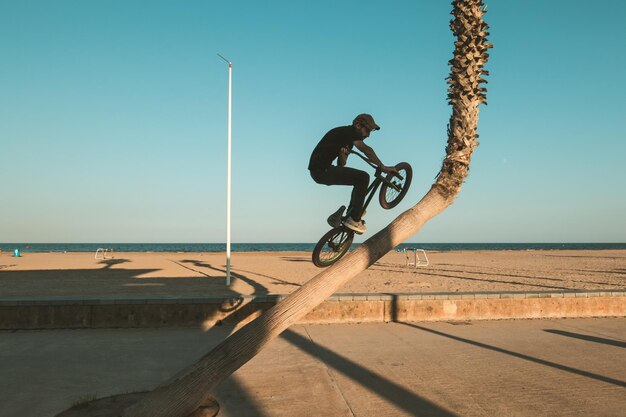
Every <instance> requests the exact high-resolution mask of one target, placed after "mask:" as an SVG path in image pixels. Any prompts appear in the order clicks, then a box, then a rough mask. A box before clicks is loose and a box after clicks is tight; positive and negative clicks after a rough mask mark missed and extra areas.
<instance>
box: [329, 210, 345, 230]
mask: <svg viewBox="0 0 626 417" xmlns="http://www.w3.org/2000/svg"><path fill="white" fill-rule="evenodd" d="M345 210H346V206H341V207H339V208H338V209H337V211H336V212H334V213H333V214H331V215H330V216H328V219H326V221H327V222H328V224H329V225H330V226H331V227H339V226H341V218H342V217H343V212H344V211H345Z"/></svg>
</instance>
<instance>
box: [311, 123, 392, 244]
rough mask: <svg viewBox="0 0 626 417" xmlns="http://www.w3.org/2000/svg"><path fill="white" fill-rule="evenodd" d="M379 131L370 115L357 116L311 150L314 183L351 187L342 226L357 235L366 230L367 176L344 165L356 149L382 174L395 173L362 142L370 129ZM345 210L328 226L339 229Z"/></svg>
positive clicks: (333, 218) (339, 212) (338, 212)
mask: <svg viewBox="0 0 626 417" xmlns="http://www.w3.org/2000/svg"><path fill="white" fill-rule="evenodd" d="M379 129H380V127H379V126H378V125H377V124H376V122H374V118H373V117H372V116H370V115H369V114H365V113H363V114H359V115H358V116H357V117H356V118H355V119H354V120H353V121H352V125H350V126H340V127H336V128H334V129H331V130H330V131H329V132H328V133H326V134H325V135H324V137H323V138H322V140H320V142H319V143H318V144H317V146H316V147H315V149H313V153H312V154H311V159H310V160H309V171H310V172H311V177H312V178H313V179H314V180H315V182H316V183H318V184H325V185H352V186H353V188H352V196H351V198H350V206H349V207H348V212H347V213H346V218H345V219H344V220H343V224H344V225H345V226H346V227H348V228H349V229H351V230H353V231H354V232H356V233H359V234H363V233H365V231H366V230H367V228H366V227H365V224H364V222H363V220H362V219H361V215H362V214H363V213H362V211H363V203H364V202H365V195H366V194H367V187H368V185H369V182H370V176H369V174H368V173H367V172H365V171H361V170H358V169H355V168H350V167H347V166H345V165H346V161H347V159H348V154H349V152H350V150H351V149H352V147H353V146H356V148H357V149H358V150H360V151H361V152H363V153H364V154H365V156H367V158H368V159H369V160H370V161H372V162H373V163H374V164H376V165H378V166H379V167H380V169H381V170H382V171H383V172H385V173H392V174H397V173H398V171H397V170H396V169H395V168H394V167H388V166H385V165H383V163H382V162H381V161H380V159H378V156H377V155H376V152H374V150H373V149H372V148H371V147H369V146H368V145H366V144H365V143H364V142H363V141H364V140H365V139H367V138H368V137H369V135H370V133H371V131H372V130H379ZM335 159H337V165H336V166H334V165H333V164H332V163H333V161H334V160H335ZM344 210H345V207H344V206H342V207H340V208H339V210H337V212H335V213H333V214H331V215H330V217H329V218H328V224H330V225H331V226H332V227H337V226H339V225H340V224H341V216H342V214H343V211H344Z"/></svg>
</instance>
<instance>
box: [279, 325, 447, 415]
mask: <svg viewBox="0 0 626 417" xmlns="http://www.w3.org/2000/svg"><path fill="white" fill-rule="evenodd" d="M281 337H282V338H283V339H285V340H286V341H288V342H289V343H291V344H293V345H294V346H297V347H298V348H300V349H301V350H302V351H303V352H305V353H308V354H309V355H311V356H313V357H316V358H318V359H319V360H320V361H322V362H324V363H325V364H326V365H327V366H329V367H330V368H332V369H334V370H335V371H337V372H339V373H341V374H343V375H345V376H346V377H348V378H350V379H352V380H353V381H354V382H356V383H358V384H361V385H362V386H364V387H365V388H367V389H369V390H370V391H372V392H375V393H376V394H378V395H379V396H380V397H381V398H384V399H385V400H387V401H388V402H389V403H392V404H395V405H396V406H397V407H398V408H401V409H402V410H404V411H405V412H407V413H409V414H411V415H415V416H436V417H452V416H455V414H452V413H450V412H449V411H447V410H445V409H443V408H441V407H439V406H437V405H436V404H433V403H432V402H430V401H428V400H425V399H423V398H421V397H420V396H418V395H416V394H415V393H414V392H411V391H410V390H408V389H406V388H405V387H403V386H401V385H398V384H396V383H395V382H393V381H390V380H389V379H387V378H385V377H383V376H381V375H379V374H377V373H375V372H372V371H370V370H369V369H367V368H364V367H363V366H361V365H359V364H358V363H356V362H354V361H352V360H350V359H348V358H346V357H345V356H342V355H339V354H337V353H335V352H333V351H332V350H330V349H327V348H325V347H323V346H321V345H319V344H317V343H315V342H313V341H312V340H311V339H307V338H305V337H303V336H301V335H299V334H298V333H296V332H294V331H293V330H289V329H287V330H285V331H284V332H283V334H282V335H281Z"/></svg>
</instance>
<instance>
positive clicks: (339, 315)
mask: <svg viewBox="0 0 626 417" xmlns="http://www.w3.org/2000/svg"><path fill="white" fill-rule="evenodd" d="M285 297H286V295H261V296H241V297H229V298H222V297H205V298H170V297H167V298H153V299H152V298H151V299H140V298H120V299H117V298H100V299H64V298H51V299H40V298H37V299H21V300H15V299H0V329H2V330H16V329H58V328H107V327H108V328H111V327H115V328H119V327H122V328H124V327H164V326H202V327H203V328H210V327H212V326H214V325H216V324H219V323H220V322H226V323H233V324H235V323H237V324H245V323H247V322H249V321H251V320H253V319H254V318H256V317H258V316H259V315H260V314H261V313H262V312H263V311H265V310H267V309H269V308H271V307H272V306H274V305H275V304H277V303H278V302H280V300H282V299H284V298H285ZM606 316H626V292H625V291H585V292H581V291H572V292H536V293H526V292H506V293H464V294H459V293H423V294H335V295H333V296H332V297H330V298H329V299H328V300H327V301H325V302H324V303H322V304H320V305H319V306H318V307H316V308H315V309H314V310H313V311H311V312H310V313H309V314H307V315H306V316H305V317H304V318H303V319H302V320H301V322H302V323H363V322H388V321H448V320H496V319H522V318H523V319H527V318H557V317H606Z"/></svg>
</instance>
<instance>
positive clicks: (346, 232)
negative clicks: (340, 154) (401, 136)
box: [313, 151, 413, 268]
mask: <svg viewBox="0 0 626 417" xmlns="http://www.w3.org/2000/svg"><path fill="white" fill-rule="evenodd" d="M350 153H353V154H355V155H357V156H359V157H360V158H361V159H363V160H364V161H365V162H366V163H367V164H368V165H370V166H371V167H372V168H375V169H376V173H375V174H374V180H373V181H372V183H371V184H370V185H369V187H368V188H367V193H366V197H365V204H363V213H365V209H366V208H367V206H368V205H369V203H370V201H372V198H373V197H374V194H375V193H376V190H378V187H380V186H381V185H382V187H381V188H380V194H379V195H378V201H379V203H380V205H381V207H382V208H384V209H392V208H394V207H395V206H397V205H398V204H399V203H400V201H402V199H403V198H404V196H405V195H406V193H407V191H409V186H410V185H411V179H412V178H413V169H412V168H411V165H409V164H408V163H407V162H400V163H399V164H397V165H396V166H395V168H396V170H397V171H398V174H387V175H386V176H383V172H382V170H381V169H380V167H378V166H377V165H376V164H374V163H373V162H372V161H370V160H369V159H367V158H366V157H365V156H363V155H361V154H360V153H359V152H355V151H350ZM348 212H349V210H348ZM363 213H362V214H363ZM343 219H345V217H343V216H342V223H341V224H340V225H339V226H337V227H334V228H332V229H331V230H329V231H328V232H327V233H326V234H325V235H324V236H322V238H321V239H320V240H319V242H317V245H315V249H313V264H315V266H317V267H320V268H325V267H327V266H330V265H332V264H334V263H335V262H337V261H338V260H339V259H341V258H342V257H343V256H344V255H345V254H346V253H347V252H348V250H349V249H350V245H352V240H353V239H354V233H355V232H354V231H353V230H352V229H349V228H348V227H346V226H344V225H343Z"/></svg>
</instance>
